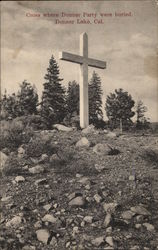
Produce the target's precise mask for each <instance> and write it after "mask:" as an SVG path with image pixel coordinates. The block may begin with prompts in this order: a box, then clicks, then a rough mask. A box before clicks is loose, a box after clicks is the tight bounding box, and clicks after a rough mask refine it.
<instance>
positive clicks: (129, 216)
mask: <svg viewBox="0 0 158 250" xmlns="http://www.w3.org/2000/svg"><path fill="white" fill-rule="evenodd" d="M134 215H135V213H134V212H131V211H130V210H127V211H124V212H123V213H122V215H121V216H122V218H123V219H125V220H131V219H132V217H133V216H134Z"/></svg>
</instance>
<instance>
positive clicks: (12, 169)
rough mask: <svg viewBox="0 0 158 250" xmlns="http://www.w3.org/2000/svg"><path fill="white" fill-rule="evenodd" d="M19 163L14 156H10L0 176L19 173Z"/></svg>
mask: <svg viewBox="0 0 158 250" xmlns="http://www.w3.org/2000/svg"><path fill="white" fill-rule="evenodd" d="M21 167H22V166H21V163H20V160H19V159H18V157H17V155H16V154H13V153H12V154H11V155H10V156H9V157H8V159H7V160H6V163H5V165H4V167H3V169H2V175H4V176H9V175H13V174H19V173H20V171H21Z"/></svg>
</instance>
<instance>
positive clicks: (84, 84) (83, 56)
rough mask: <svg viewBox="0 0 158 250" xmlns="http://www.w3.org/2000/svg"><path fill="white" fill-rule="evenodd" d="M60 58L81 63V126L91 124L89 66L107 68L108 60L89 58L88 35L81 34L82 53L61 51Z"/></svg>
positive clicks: (84, 126)
mask: <svg viewBox="0 0 158 250" xmlns="http://www.w3.org/2000/svg"><path fill="white" fill-rule="evenodd" d="M59 59H61V60H65V61H69V62H73V63H78V64H80V127H81V128H86V127H87V126H88V125H89V105H88V66H90V67H95V68H99V69H105V68H106V62H104V61H100V60H95V59H92V58H88V35H87V33H82V34H81V35H80V55H75V54H71V53H68V52H60V53H59Z"/></svg>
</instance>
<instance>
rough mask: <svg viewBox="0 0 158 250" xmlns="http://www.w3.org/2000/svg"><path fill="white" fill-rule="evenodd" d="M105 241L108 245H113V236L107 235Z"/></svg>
mask: <svg viewBox="0 0 158 250" xmlns="http://www.w3.org/2000/svg"><path fill="white" fill-rule="evenodd" d="M105 241H106V242H107V243H108V244H109V246H111V247H113V246H114V242H113V238H112V237H111V236H107V237H106V239H105Z"/></svg>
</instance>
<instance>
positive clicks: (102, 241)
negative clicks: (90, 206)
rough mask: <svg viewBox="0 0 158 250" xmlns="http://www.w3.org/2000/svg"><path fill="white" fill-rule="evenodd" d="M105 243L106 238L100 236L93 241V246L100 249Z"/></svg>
mask: <svg viewBox="0 0 158 250" xmlns="http://www.w3.org/2000/svg"><path fill="white" fill-rule="evenodd" d="M104 241H105V236H100V237H97V238H95V239H93V240H92V244H93V245H94V246H96V247H99V246H100V245H101V244H102V243H104Z"/></svg>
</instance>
